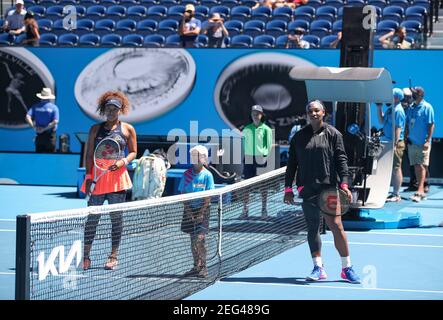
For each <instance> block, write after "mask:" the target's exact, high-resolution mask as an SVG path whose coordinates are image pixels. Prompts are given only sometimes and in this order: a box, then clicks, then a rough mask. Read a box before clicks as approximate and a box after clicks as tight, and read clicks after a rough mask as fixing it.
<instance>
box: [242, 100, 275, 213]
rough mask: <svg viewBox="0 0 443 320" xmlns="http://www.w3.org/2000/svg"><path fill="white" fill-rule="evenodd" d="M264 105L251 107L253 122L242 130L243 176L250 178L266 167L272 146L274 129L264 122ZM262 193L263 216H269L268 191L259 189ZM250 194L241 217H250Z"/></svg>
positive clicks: (245, 198)
mask: <svg viewBox="0 0 443 320" xmlns="http://www.w3.org/2000/svg"><path fill="white" fill-rule="evenodd" d="M264 115H265V114H264V112H263V107H262V106H260V105H254V106H252V108H251V118H252V123H250V124H248V125H247V126H246V127H245V128H244V129H243V131H242V133H243V143H244V154H245V158H244V161H245V162H244V165H243V178H244V179H249V178H252V177H255V176H257V168H260V167H266V165H267V157H268V155H269V153H270V151H271V148H272V141H273V136H272V129H271V128H270V127H268V126H267V125H266V124H265V123H264ZM259 191H260V193H261V195H262V214H261V216H262V218H267V216H268V213H267V209H266V207H267V191H266V190H265V189H263V190H262V189H260V190H259ZM248 205H249V194H245V196H244V202H243V212H242V214H241V216H240V219H246V218H248V214H249V212H248V211H249V209H248Z"/></svg>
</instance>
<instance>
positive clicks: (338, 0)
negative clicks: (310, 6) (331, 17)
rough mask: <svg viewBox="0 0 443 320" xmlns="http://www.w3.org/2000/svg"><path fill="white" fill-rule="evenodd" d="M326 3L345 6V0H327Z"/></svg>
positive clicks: (338, 6) (333, 5)
mask: <svg viewBox="0 0 443 320" xmlns="http://www.w3.org/2000/svg"><path fill="white" fill-rule="evenodd" d="M308 3H309V2H308ZM324 4H325V5H327V6H332V7H335V8H340V7H343V6H344V3H343V0H325V2H324Z"/></svg>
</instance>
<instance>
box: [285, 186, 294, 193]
mask: <svg viewBox="0 0 443 320" xmlns="http://www.w3.org/2000/svg"><path fill="white" fill-rule="evenodd" d="M286 192H291V193H293V192H294V191H292V188H291V187H285V193H286Z"/></svg>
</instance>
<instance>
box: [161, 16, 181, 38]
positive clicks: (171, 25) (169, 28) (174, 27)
mask: <svg viewBox="0 0 443 320" xmlns="http://www.w3.org/2000/svg"><path fill="white" fill-rule="evenodd" d="M177 31H178V21H177V20H173V19H166V20H162V21H160V22H159V24H158V30H157V32H158V33H159V34H162V35H164V36H165V37H167V36H169V35H171V34H174V33H175V34H176V33H177Z"/></svg>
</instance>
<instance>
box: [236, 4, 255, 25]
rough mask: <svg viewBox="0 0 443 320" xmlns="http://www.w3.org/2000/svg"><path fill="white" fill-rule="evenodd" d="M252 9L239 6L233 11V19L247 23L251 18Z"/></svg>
mask: <svg viewBox="0 0 443 320" xmlns="http://www.w3.org/2000/svg"><path fill="white" fill-rule="evenodd" d="M251 13H252V11H251V8H249V7H247V6H237V7H233V8H232V9H231V19H232V20H239V21H243V22H245V21H246V20H248V19H249V18H250V16H251Z"/></svg>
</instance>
